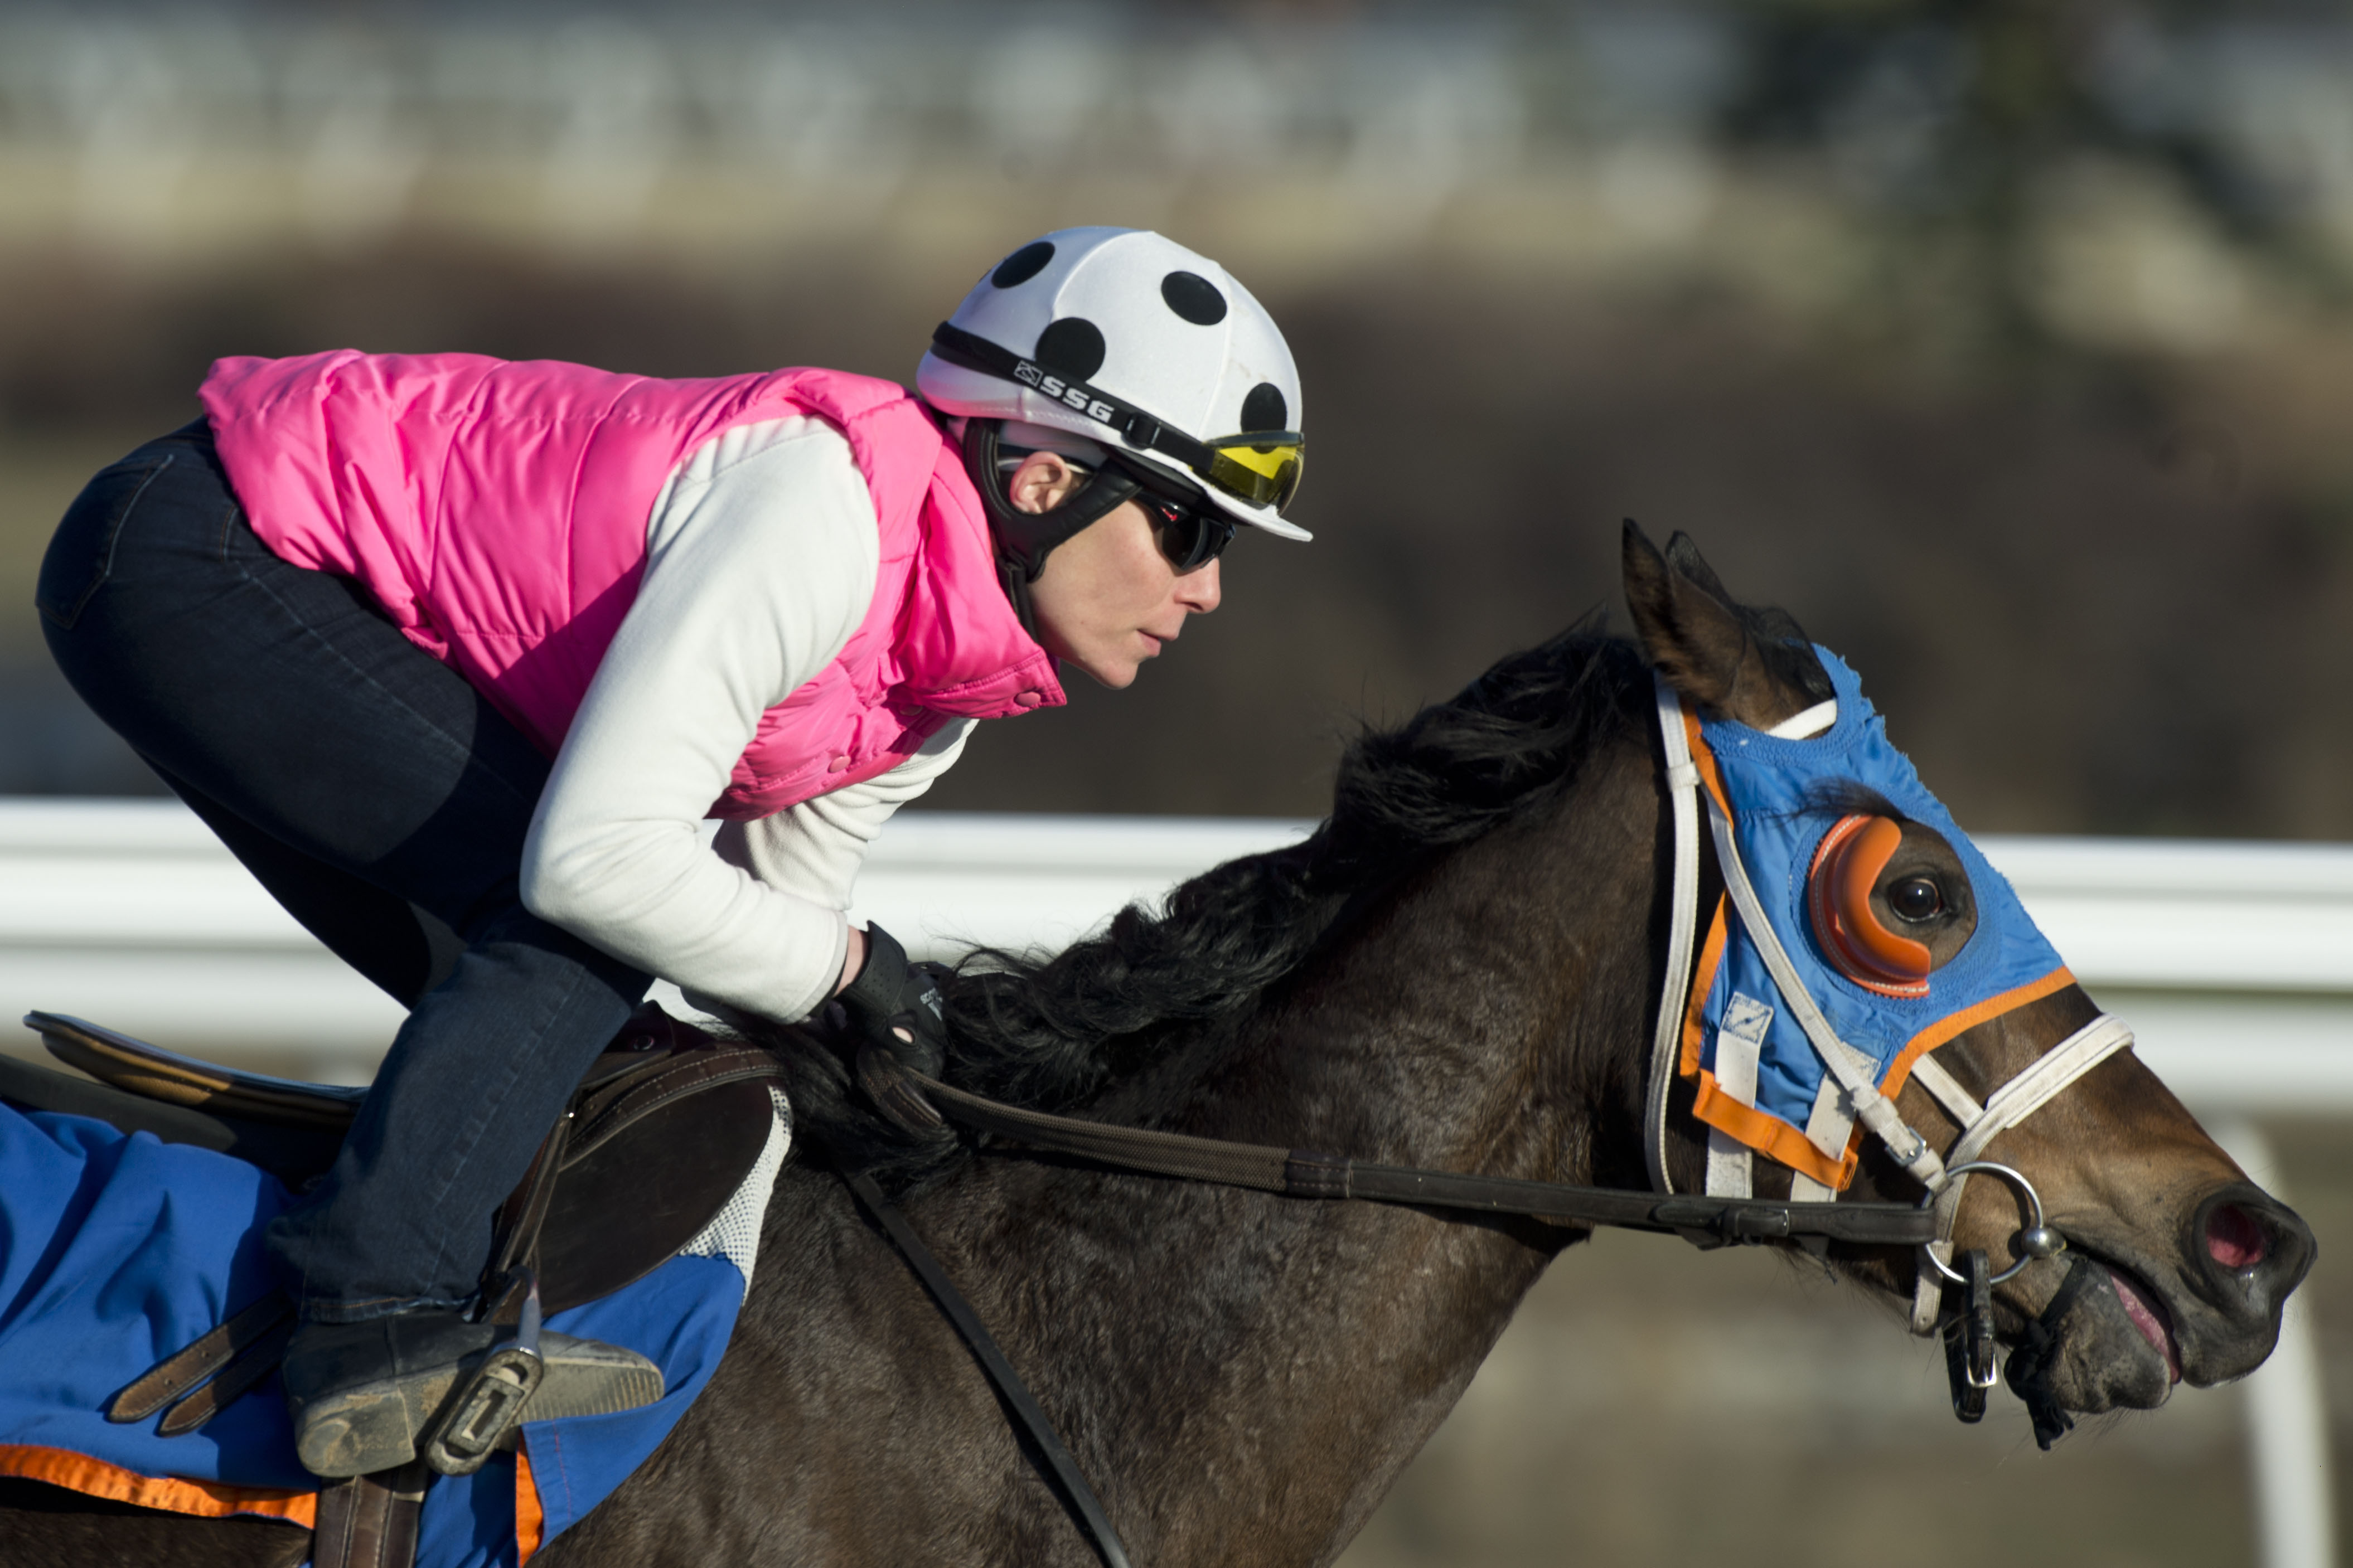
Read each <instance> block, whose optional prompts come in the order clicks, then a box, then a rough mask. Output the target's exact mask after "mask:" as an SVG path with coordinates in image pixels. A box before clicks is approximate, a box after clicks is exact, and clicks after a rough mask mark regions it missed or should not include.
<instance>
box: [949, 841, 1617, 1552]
mask: <svg viewBox="0 0 2353 1568" xmlns="http://www.w3.org/2000/svg"><path fill="white" fill-rule="evenodd" d="M1646 801H1647V796H1646V797H1645V799H1644V800H1636V801H1630V802H1623V803H1620V809H1626V810H1630V811H1632V812H1634V813H1636V814H1639V813H1640V812H1641V810H1643V809H1647V805H1646ZM1594 837H1596V836H1595V835H1592V834H1588V833H1583V832H1565V831H1564V830H1563V829H1562V827H1561V826H1560V824H1559V823H1558V822H1557V821H1551V822H1546V823H1532V824H1529V825H1526V826H1524V827H1517V828H1506V829H1505V830H1504V831H1502V832H1499V833H1497V834H1495V835H1493V836H1491V837H1489V838H1488V839H1486V840H1483V841H1482V842H1480V843H1478V844H1476V845H1473V846H1472V847H1470V848H1468V849H1466V850H1463V851H1461V852H1458V853H1456V854H1454V855H1451V856H1449V857H1446V858H1444V859H1443V861H1441V862H1440V864H1439V865H1438V866H1437V867H1435V868H1432V869H1431V870H1430V871H1428V872H1425V873H1423V874H1421V875H1420V876H1419V877H1418V878H1416V879H1412V880H1411V881H1409V883H1408V884H1406V885H1402V886H1399V887H1398V888H1395V889H1390V890H1389V891H1388V893H1387V894H1386V895H1384V896H1383V897H1382V898H1381V899H1379V900H1374V901H1372V903H1371V905H1370V907H1368V908H1367V909H1366V910H1365V911H1364V913H1363V914H1362V916H1361V918H1360V921H1359V922H1358V923H1357V925H1356V928H1355V929H1353V930H1352V931H1348V932H1346V933H1345V934H1344V935H1343V936H1342V937H1341V938H1340V940H1338V941H1336V942H1335V943H1334V944H1333V949H1332V951H1331V952H1329V953H1328V955H1327V956H1326V958H1325V959H1324V961H1323V962H1321V963H1319V964H1317V965H1315V966H1314V967H1313V968H1312V969H1311V970H1310V971H1309V972H1308V973H1304V974H1303V975H1302V976H1301V977H1300V978H1299V980H1298V981H1297V982H1296V983H1295V984H1293V986H1292V987H1291V989H1290V990H1289V992H1288V994H1285V995H1284V996H1283V997H1282V998H1281V999H1280V1000H1278V1001H1275V1002H1274V1003H1272V1004H1271V1005H1270V1006H1269V1007H1268V1009H1267V1010H1266V1011H1265V1012H1263V1013H1262V1014H1261V1016H1259V1017H1257V1018H1255V1019H1253V1020H1252V1021H1251V1022H1250V1024H1249V1025H1247V1026H1245V1027H1244V1028H1243V1030H1242V1032H1241V1034H1240V1038H1239V1040H1238V1041H1237V1043H1236V1045H1235V1046H1234V1047H1233V1048H1232V1049H1231V1050H1230V1051H1229V1052H1227V1053H1226V1055H1225V1058H1224V1060H1223V1061H1222V1062H1221V1063H1219V1065H1218V1066H1216V1067H1215V1068H1212V1069H1210V1070H1209V1071H1208V1072H1207V1073H1206V1074H1203V1075H1201V1076H1199V1077H1198V1078H1197V1079H1193V1080H1192V1081H1190V1082H1189V1083H1187V1085H1185V1086H1183V1088H1182V1090H1181V1092H1178V1093H1175V1094H1171V1093H1170V1092H1169V1089H1170V1087H1171V1086H1166V1085H1155V1084H1153V1083H1151V1082H1150V1081H1149V1080H1148V1079H1146V1080H1145V1081H1143V1082H1141V1083H1140V1084H1138V1085H1135V1086H1131V1087H1130V1089H1127V1090H1125V1091H1123V1092H1121V1093H1116V1094H1114V1095H1113V1096H1112V1097H1111V1100H1110V1101H1109V1102H1107V1103H1106V1104H1105V1105H1104V1106H1103V1108H1102V1110H1103V1114H1105V1115H1106V1116H1107V1117H1109V1118H1113V1119H1124V1118H1122V1117H1121V1114H1120V1113H1121V1110H1122V1109H1123V1108H1122V1106H1121V1105H1120V1104H1119V1103H1118V1102H1120V1101H1123V1100H1133V1101H1137V1102H1153V1101H1156V1102H1157V1103H1158V1104H1159V1105H1160V1106H1161V1107H1162V1108H1163V1110H1162V1113H1161V1114H1159V1115H1158V1116H1155V1117H1150V1118H1148V1119H1149V1120H1152V1121H1155V1122H1156V1123H1157V1124H1159V1125H1163V1126H1167V1127H1171V1128H1174V1129H1176V1130H1178V1131H1188V1132H1194V1133H1199V1134H1205V1135H1208V1136H1215V1137H1225V1138H1234V1139H1239V1140H1243V1141H1247V1142H1260V1143H1273V1144H1277V1145H1281V1146H1289V1147H1302V1146H1305V1147H1314V1148H1317V1149H1322V1150H1325V1151H1328V1152H1337V1153H1344V1154H1347V1155H1350V1156H1353V1157H1356V1158H1359V1159H1367V1160H1374V1161H1380V1162H1384V1163H1414V1164H1424V1165H1432V1166H1438V1167H1442V1168H1448V1169H1454V1170H1465V1171H1470V1170H1476V1171H1483V1172H1488V1173H1496V1174H1508V1175H1519V1176H1528V1177H1538V1178H1543V1179H1549V1180H1569V1181H1575V1180H1583V1179H1586V1178H1587V1177H1588V1175H1589V1174H1590V1169H1589V1167H1590V1155H1589V1151H1590V1150H1591V1148H1592V1147H1593V1143H1592V1140H1591V1138H1590V1136H1589V1134H1590V1131H1591V1122H1592V1119H1593V1116H1594V1114H1595V1111H1596V1110H1597V1105H1596V1100H1598V1099H1599V1098H1601V1097H1602V1096H1603V1095H1604V1094H1606V1093H1608V1092H1609V1089H1610V1086H1613V1085H1615V1084H1616V1083H1617V1082H1618V1081H1619V1080H1618V1079H1617V1078H1615V1077H1613V1075H1612V1074H1611V1073H1610V1072H1609V1071H1608V1070H1604V1069H1600V1068H1597V1067H1595V1066H1594V1065H1593V1064H1591V1063H1578V1062H1577V1061H1574V1060H1572V1059H1569V1058H1572V1057H1573V1056H1574V1055H1576V1053H1577V1045H1578V1044H1579V1043H1588V1044H1589V1043H1590V1042H1582V1041H1581V1037H1585V1036H1588V1035H1594V1036H1596V1037H1601V1036H1606V1037H1609V1045H1610V1047H1612V1048H1613V1049H1615V1050H1617V1051H1619V1052H1620V1053H1621V1054H1622V1053H1623V1052H1625V1051H1626V1050H1628V1049H1629V1048H1630V1047H1632V1046H1633V1044H1634V1042H1633V1039H1632V1037H1633V1036H1634V1035H1635V1034H1637V1033H1639V1030H1640V1026H1641V1018H1642V1007H1641V996H1640V993H1641V989H1642V987H1643V985H1644V984H1645V979H1644V977H1645V975H1646V974H1647V964H1646V963H1645V962H1644V957H1645V953H1646V951H1647V939H1646V935H1645V933H1646V931H1648V928H1649V925H1650V923H1651V921H1650V914H1651V910H1650V907H1649V900H1650V889H1649V870H1650V863H1649V862H1650V858H1649V855H1648V852H1647V847H1646V848H1645V849H1644V851H1643V852H1642V853H1641V856H1640V861H1641V864H1640V868H1639V872H1638V873H1637V874H1632V875H1630V873H1629V871H1628V868H1627V865H1626V859H1627V856H1626V846H1625V845H1624V843H1623V841H1622V839H1621V840H1620V842H1619V843H1618V845H1617V849H1616V856H1615V864H1607V863H1605V862H1607V861H1609V859H1610V857H1609V856H1608V855H1606V854H1604V853H1603V852H1602V847H1601V846H1600V845H1599V843H1598V842H1597V843H1595V844H1593V845H1592V846H1590V847H1586V848H1583V849H1580V847H1579V846H1578V845H1577V843H1576V842H1575V840H1577V839H1583V838H1594ZM1621 1098H1622V1097H1621ZM1130 1109H1133V1108H1132V1107H1131V1108H1130ZM922 1207H923V1210H924V1211H925V1213H924V1215H923V1220H924V1223H925V1224H926V1225H927V1226H930V1227H932V1228H934V1229H936V1230H938V1231H940V1232H941V1233H943V1234H944V1235H945V1236H947V1237H950V1238H951V1239H950V1241H949V1245H950V1246H951V1247H956V1248H957V1249H958V1250H960V1251H964V1252H965V1255H966V1257H967V1258H968V1260H969V1262H970V1263H971V1264H977V1265H979V1266H980V1267H982V1268H985V1269H987V1272H988V1274H989V1275H990V1276H991V1278H990V1279H988V1281H987V1285H986V1286H985V1287H984V1288H983V1289H981V1290H977V1291H976V1296H979V1295H982V1294H986V1295H987V1296H989V1297H991V1298H993V1300H991V1302H990V1303H989V1305H988V1306H987V1307H985V1308H984V1310H992V1319H991V1321H994V1322H1000V1323H1004V1324H1006V1325H1008V1327H1006V1328H1005V1329H1004V1330H1002V1331H1004V1332H1006V1333H1007V1334H1008V1338H1010V1339H1016V1340H1018V1341H1020V1342H1022V1343H1021V1347H1020V1349H1019V1350H1018V1351H1017V1352H1015V1353H1014V1360H1015V1361H1016V1362H1017V1363H1018V1364H1020V1365H1022V1366H1024V1367H1027V1368H1031V1369H1034V1373H1033V1375H1035V1376H1036V1378H1037V1380H1038V1383H1039V1394H1040V1396H1041V1398H1042V1399H1043V1400H1044V1402H1045V1403H1046V1405H1047V1406H1048V1407H1049V1408H1050V1409H1052V1410H1056V1411H1058V1412H1061V1413H1064V1414H1063V1418H1064V1420H1065V1421H1066V1423H1067V1425H1068V1426H1070V1428H1071V1438H1072V1441H1073V1444H1074V1447H1077V1449H1078V1450H1079V1451H1080V1453H1081V1455H1082V1458H1084V1459H1085V1460H1086V1462H1087V1463H1088V1466H1089V1468H1090V1471H1091V1473H1093V1474H1095V1475H1097V1476H1098V1477H1099V1478H1100V1479H1101V1481H1102V1483H1103V1489H1104V1490H1105V1492H1106V1495H1107V1498H1108V1499H1109V1500H1110V1501H1111V1505H1112V1508H1113V1512H1114V1514H1115V1515H1117V1516H1119V1517H1121V1518H1122V1519H1123V1520H1124V1521H1128V1523H1129V1525H1130V1528H1132V1529H1134V1531H1135V1532H1136V1533H1137V1535H1138V1536H1140V1537H1143V1538H1145V1540H1147V1541H1148V1545H1142V1546H1139V1545H1138V1542H1136V1541H1131V1542H1130V1544H1131V1546H1132V1547H1136V1548H1137V1550H1139V1551H1140V1552H1141V1554H1142V1556H1143V1557H1144V1558H1145V1559H1146V1560H1150V1561H1158V1562H1218V1563H1256V1562H1266V1563H1301V1562H1314V1561H1320V1560H1322V1559H1323V1558H1324V1556H1326V1555H1327V1554H1328V1552H1330V1551H1336V1549H1337V1546H1338V1545H1339V1544H1340V1543H1342V1542H1345V1541H1346V1540H1347V1539H1348V1537H1349V1535H1351V1534H1352V1533H1353V1532H1354V1531H1355V1530H1356V1526H1357V1525H1358V1524H1360V1523H1361V1522H1362V1521H1363V1518H1364V1516H1365V1515H1366V1513H1367V1512H1369V1510H1371V1508H1372V1507H1373V1505H1374V1504H1375V1503H1377V1501H1378V1500H1379V1498H1380V1496H1381V1495H1382V1493H1383V1492H1384V1491H1385V1490H1386V1489H1387V1488H1388V1484H1389V1481H1390V1480H1391V1479H1393V1478H1394V1476H1395V1474H1396V1472H1397V1471H1398V1469H1399V1468H1402V1467H1403V1465H1404V1464H1405V1463H1406V1461H1407V1460H1408V1459H1409V1458H1411V1457H1412V1455H1413V1454H1414V1453H1415V1452H1416V1451H1417V1450H1418V1449H1419V1447H1420V1446H1421V1444H1422V1443H1423V1442H1424V1441H1425V1440H1426V1439H1427V1438H1428V1436H1430V1433H1431V1432H1432V1431H1433V1430H1435V1428H1436V1427H1437V1426H1438V1424H1439V1422H1440V1420H1441V1419H1442V1418H1443V1417H1444V1415H1445V1414H1446V1412H1447V1411H1448V1410H1449V1409H1450V1408H1451V1406H1452V1405H1453V1403H1454V1401H1455V1399H1456V1398H1457V1396H1459V1394H1461V1390H1462V1388H1463V1386H1464V1385H1465V1384H1467V1383H1468V1382H1469V1380H1470V1378H1471V1376H1472V1373H1473V1372H1474V1371H1475V1370H1476V1369H1477V1367H1478V1364H1479V1363H1480V1362H1481V1360H1482V1359H1483V1358H1484V1356H1485V1355H1486V1352H1487V1351H1488V1349H1489V1348H1490V1347H1491V1346H1492V1345H1493V1342H1494V1341H1495V1338H1496V1337H1497V1336H1498V1335H1499V1334H1500V1333H1501V1332H1502V1331H1503V1329H1504V1325H1505V1323H1506V1322H1507V1321H1509V1319H1510V1316H1511V1314H1512V1311H1513V1310H1514V1309H1515V1308H1516V1306H1517V1305H1518V1302H1519V1300H1520V1299H1521V1297H1522V1296H1523V1295H1524V1294H1525V1291H1526V1289H1527V1288H1528V1287H1529V1286H1530V1285H1531V1284H1532V1283H1533V1282H1534V1281H1535V1278H1536V1276H1537V1275H1538V1274H1539V1273H1540V1272H1541V1271H1542V1269H1543V1268H1544V1265H1545V1264H1546V1261H1547V1260H1548V1259H1549V1258H1550V1257H1551V1254H1552V1251H1553V1250H1554V1248H1555V1247H1556V1244H1557V1242H1558V1240H1559V1239H1560V1237H1559V1235H1558V1233H1556V1232H1552V1231H1549V1230H1547V1229H1546V1227H1544V1226H1538V1225H1535V1224H1533V1223H1516V1222H1515V1223H1504V1224H1475V1223H1463V1222H1462V1221H1461V1219H1459V1218H1449V1217H1444V1216H1440V1215H1434V1214H1430V1213H1427V1212H1422V1211H1417V1210H1409V1209H1402V1208H1395V1207H1386V1206H1379V1205H1369V1204H1332V1203H1316V1202H1309V1201H1301V1200H1290V1199H1283V1198H1276V1197H1270V1196H1265V1195H1261V1194H1247V1193H1238V1192H1235V1191H1232V1190H1229V1189H1220V1188H1213V1187H1205V1186H1198V1185H1193V1184H1185V1183H1180V1182H1170V1181H1159V1180H1152V1179H1141V1178H1134V1177H1112V1176H1105V1175H1102V1174H1096V1173H1080V1172H1073V1171H1071V1170H1068V1169H1061V1168H1053V1167H1047V1166H1040V1165H1035V1164H1029V1163H1013V1162H1006V1161H996V1160H990V1161H985V1162H983V1163H980V1164H979V1165H977V1166H976V1167H975V1168H974V1169H973V1170H972V1171H970V1172H968V1173H966V1174H965V1177H963V1178H962V1179H960V1180H959V1181H958V1182H957V1183H956V1184H953V1186H952V1187H951V1189H950V1190H948V1191H947V1192H944V1193H943V1194H940V1195H939V1196H938V1197H937V1198H936V1199H934V1200H933V1201H932V1202H930V1203H927V1204H925V1205H922Z"/></svg>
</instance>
